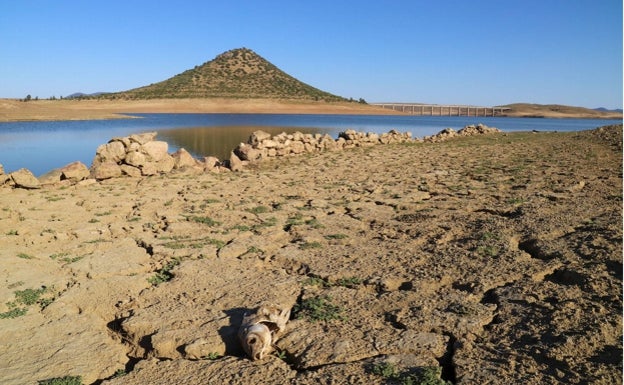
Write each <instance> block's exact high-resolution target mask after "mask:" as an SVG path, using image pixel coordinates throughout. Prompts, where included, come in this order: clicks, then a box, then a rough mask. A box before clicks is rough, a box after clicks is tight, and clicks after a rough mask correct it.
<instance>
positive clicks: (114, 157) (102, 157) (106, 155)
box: [95, 141, 126, 163]
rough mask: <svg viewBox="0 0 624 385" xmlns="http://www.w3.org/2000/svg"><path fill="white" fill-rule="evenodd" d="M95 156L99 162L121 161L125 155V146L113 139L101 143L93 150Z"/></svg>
mask: <svg viewBox="0 0 624 385" xmlns="http://www.w3.org/2000/svg"><path fill="white" fill-rule="evenodd" d="M95 154H96V158H97V159H98V160H99V161H100V162H106V161H111V162H115V163H118V162H121V161H122V160H123V159H124V158H125V157H126V148H125V147H124V145H123V143H122V142H118V141H114V142H109V143H106V144H103V145H101V146H99V147H98V148H97V150H96V151H95Z"/></svg>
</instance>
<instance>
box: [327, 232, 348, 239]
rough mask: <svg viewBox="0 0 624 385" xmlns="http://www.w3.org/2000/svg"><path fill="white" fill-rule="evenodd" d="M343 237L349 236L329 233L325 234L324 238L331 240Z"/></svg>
mask: <svg viewBox="0 0 624 385" xmlns="http://www.w3.org/2000/svg"><path fill="white" fill-rule="evenodd" d="M345 238H349V236H348V235H347V234H340V233H339V234H329V235H326V236H325V239H328V240H331V239H345Z"/></svg>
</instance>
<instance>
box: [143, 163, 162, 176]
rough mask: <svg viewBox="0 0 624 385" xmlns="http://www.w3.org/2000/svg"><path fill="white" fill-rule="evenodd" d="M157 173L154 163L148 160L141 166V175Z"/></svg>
mask: <svg viewBox="0 0 624 385" xmlns="http://www.w3.org/2000/svg"><path fill="white" fill-rule="evenodd" d="M156 174H158V169H156V163H154V162H148V163H145V164H144V165H143V167H141V175H143V176H151V175H156Z"/></svg>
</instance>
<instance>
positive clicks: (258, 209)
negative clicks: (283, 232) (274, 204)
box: [247, 206, 271, 215]
mask: <svg viewBox="0 0 624 385" xmlns="http://www.w3.org/2000/svg"><path fill="white" fill-rule="evenodd" d="M247 211H249V212H250V213H252V214H256V215H257V214H264V213H268V212H269V211H271V209H270V208H268V207H267V206H256V207H253V208H251V209H248V210H247Z"/></svg>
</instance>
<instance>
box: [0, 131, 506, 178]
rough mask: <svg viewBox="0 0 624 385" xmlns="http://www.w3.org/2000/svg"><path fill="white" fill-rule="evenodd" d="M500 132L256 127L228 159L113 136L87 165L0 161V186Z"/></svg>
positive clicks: (195, 169) (152, 137)
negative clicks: (15, 166)
mask: <svg viewBox="0 0 624 385" xmlns="http://www.w3.org/2000/svg"><path fill="white" fill-rule="evenodd" d="M495 132H500V130H499V129H497V128H494V127H488V126H486V125H484V124H478V125H470V126H466V127H464V128H462V129H461V130H459V131H455V130H453V129H452V128H447V129H444V130H442V131H440V132H439V133H437V134H435V135H432V136H427V137H425V138H423V139H418V138H412V134H411V133H410V132H406V133H400V132H398V131H396V130H391V131H389V132H387V133H383V134H376V133H371V132H368V133H364V132H359V131H355V130H346V131H344V132H341V133H340V134H339V135H338V138H337V139H335V140H334V139H333V138H332V137H331V136H330V135H328V134H302V133H301V132H295V133H292V134H287V133H281V134H279V135H275V136H271V134H269V133H266V132H264V131H256V132H254V133H253V134H251V136H250V137H249V140H248V141H247V143H241V144H239V145H238V146H237V147H236V148H235V149H234V150H233V151H232V152H231V154H230V158H229V159H227V160H223V161H221V160H219V159H217V158H215V157H212V156H210V157H204V158H203V159H196V158H194V157H193V156H192V155H191V154H190V153H189V152H188V151H186V150H185V149H183V148H182V149H179V150H178V151H176V152H174V153H172V154H170V153H169V152H168V150H169V145H168V144H167V142H164V141H158V140H156V135H157V133H156V132H148V133H143V134H136V135H130V136H127V137H122V138H113V139H111V140H110V141H109V142H108V143H106V144H102V145H101V146H99V147H98V148H97V150H96V154H95V157H94V158H93V163H92V165H91V168H90V169H89V168H87V166H85V165H84V164H82V163H80V162H74V163H71V164H69V165H67V166H65V167H62V168H59V169H56V170H52V171H50V172H49V173H47V174H45V175H43V176H42V177H39V178H36V177H35V176H34V175H32V173H31V172H30V171H29V170H27V169H21V170H18V171H15V172H12V173H10V174H5V173H4V169H3V167H2V165H0V185H8V186H12V187H22V188H39V187H41V186H45V185H54V184H58V183H60V182H65V183H69V184H76V183H86V182H89V181H91V182H95V181H96V180H104V179H110V178H118V177H123V176H130V177H142V176H150V175H157V174H166V173H169V172H172V171H174V170H175V171H178V172H192V173H202V172H223V171H241V170H243V169H244V167H245V165H246V164H247V163H249V162H250V161H259V160H262V159H268V158H274V157H280V156H292V155H299V154H311V153H316V152H322V151H339V150H343V149H348V148H354V147H366V146H374V145H377V144H392V143H405V142H422V141H425V142H439V141H442V140H446V139H449V138H453V137H458V136H471V135H482V134H490V133H495Z"/></svg>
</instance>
